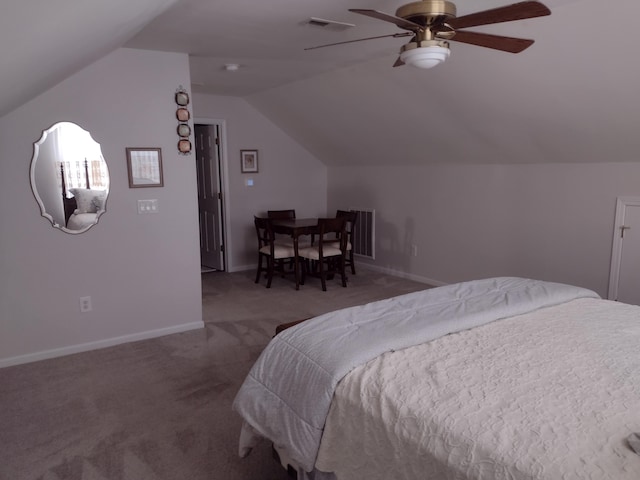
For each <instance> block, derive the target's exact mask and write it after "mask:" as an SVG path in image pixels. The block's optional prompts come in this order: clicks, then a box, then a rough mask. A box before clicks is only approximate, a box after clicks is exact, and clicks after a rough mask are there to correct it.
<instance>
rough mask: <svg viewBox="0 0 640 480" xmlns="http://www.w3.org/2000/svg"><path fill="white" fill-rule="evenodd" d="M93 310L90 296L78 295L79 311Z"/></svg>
mask: <svg viewBox="0 0 640 480" xmlns="http://www.w3.org/2000/svg"><path fill="white" fill-rule="evenodd" d="M91 310H93V308H92V307H91V297H80V311H81V312H83V313H84V312H90V311H91Z"/></svg>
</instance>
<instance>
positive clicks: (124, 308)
mask: <svg viewBox="0 0 640 480" xmlns="http://www.w3.org/2000/svg"><path fill="white" fill-rule="evenodd" d="M189 84H190V78H189V65H188V57H187V55H183V54H171V53H160V52H147V51H141V50H132V49H120V50H117V51H115V52H113V53H111V54H110V55H107V56H106V57H104V58H103V59H101V60H99V61H98V62H96V63H94V64H92V65H91V66H89V67H87V68H86V69H84V70H82V71H80V72H79V73H77V74H75V75H73V76H72V77H70V78H69V79H67V80H65V81H64V82H62V83H60V84H58V85H57V86H55V87H54V88H52V89H51V90H49V91H47V92H45V93H44V94H42V95H41V96H39V97H37V98H35V99H34V100H32V101H31V102H29V103H27V104H25V105H23V106H22V107H20V108H18V109H17V110H15V111H13V112H12V113H10V114H9V115H7V116H5V117H3V118H0V218H1V219H2V222H1V224H2V227H0V245H1V248H0V287H1V288H0V366H6V365H10V364H13V363H20V362H25V361H30V360H37V359H39V358H47V357H50V356H55V355H59V354H65V353H70V352H73V351H78V350H83V349H88V348H93V347H99V346H104V345H108V344H112V343H118V342H122V341H127V340H132V339H137V338H144V337H147V336H154V335H160V334H164V333H172V332H175V331H181V330H184V329H189V328H195V327H199V326H202V303H201V289H200V263H199V262H200V259H199V244H198V224H197V221H198V219H197V201H196V174H195V163H194V157H193V156H180V155H178V153H177V149H176V143H177V135H176V125H177V121H176V117H175V111H176V105H175V103H174V93H175V91H176V89H177V88H178V87H179V86H180V85H185V86H188V85H189ZM63 120H64V121H71V122H75V123H77V124H79V125H80V126H81V127H83V128H85V129H86V130H89V131H90V132H91V133H92V135H93V137H94V139H95V140H96V141H97V142H99V143H100V144H101V146H102V152H103V155H104V157H105V159H106V161H107V164H108V166H109V172H110V175H111V191H110V194H109V199H108V202H107V212H106V213H105V214H104V215H103V216H102V217H101V218H100V222H99V224H98V225H96V226H94V227H92V228H91V229H90V230H89V231H88V232H86V233H83V234H80V235H69V234H66V233H63V232H62V231H59V230H56V229H54V228H53V227H52V226H51V224H50V223H49V222H48V221H47V220H46V219H45V218H42V217H41V216H40V209H39V207H38V204H37V202H36V200H35V199H34V197H33V194H32V192H31V188H30V185H29V166H30V162H31V157H32V152H33V143H34V142H35V141H37V140H38V139H39V138H40V136H41V134H42V130H44V129H46V128H49V127H50V126H51V125H53V124H54V123H56V122H59V121H63ZM126 147H160V148H162V154H163V168H164V184H165V186H164V187H163V188H145V189H130V188H129V187H128V179H127V169H126V160H125V148H126ZM145 198H156V199H158V200H159V205H160V212H159V213H158V214H150V215H138V214H137V200H138V199H145ZM86 295H89V296H91V297H92V300H93V311H92V312H89V313H80V311H79V298H80V297H81V296H86Z"/></svg>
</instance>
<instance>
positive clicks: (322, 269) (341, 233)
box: [298, 217, 347, 292]
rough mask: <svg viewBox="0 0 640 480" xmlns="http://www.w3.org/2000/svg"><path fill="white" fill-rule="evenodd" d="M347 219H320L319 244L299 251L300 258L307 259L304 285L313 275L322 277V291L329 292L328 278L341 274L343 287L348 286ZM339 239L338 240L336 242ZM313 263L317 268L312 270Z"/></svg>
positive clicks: (303, 275) (303, 276)
mask: <svg viewBox="0 0 640 480" xmlns="http://www.w3.org/2000/svg"><path fill="white" fill-rule="evenodd" d="M346 224H347V219H346V218H345V217H336V218H319V219H318V227H317V229H318V230H317V231H318V242H317V244H315V245H311V246H308V247H304V248H302V249H300V250H299V251H298V256H300V257H302V258H304V259H305V262H304V264H303V270H302V281H301V282H300V283H302V284H303V285H304V282H305V277H306V276H307V275H308V274H313V275H315V276H318V277H320V282H321V284H322V291H323V292H326V291H327V276H328V275H331V274H338V273H339V274H340V277H341V279H342V286H343V287H346V286H347V275H346V273H345V256H346V253H347V231H346ZM336 239H337V240H336ZM311 262H315V268H314V269H313V270H312V269H311V268H310V264H311Z"/></svg>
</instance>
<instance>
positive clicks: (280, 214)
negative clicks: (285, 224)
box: [267, 209, 296, 220]
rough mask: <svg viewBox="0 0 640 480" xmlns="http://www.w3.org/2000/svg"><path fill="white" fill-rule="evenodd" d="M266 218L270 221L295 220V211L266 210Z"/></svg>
mask: <svg viewBox="0 0 640 480" xmlns="http://www.w3.org/2000/svg"><path fill="white" fill-rule="evenodd" d="M267 218H270V219H272V220H276V219H280V220H281V219H287V218H296V211H295V210H294V209H290V210H267Z"/></svg>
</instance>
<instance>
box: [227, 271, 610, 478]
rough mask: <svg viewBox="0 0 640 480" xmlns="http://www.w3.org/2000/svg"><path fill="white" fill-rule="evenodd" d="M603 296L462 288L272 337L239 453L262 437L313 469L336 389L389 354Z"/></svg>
mask: <svg viewBox="0 0 640 480" xmlns="http://www.w3.org/2000/svg"><path fill="white" fill-rule="evenodd" d="M581 297H592V298H597V297H598V295H597V294H595V293H594V292H592V291H590V290H586V289H581V288H577V287H572V286H569V285H562V284H555V283H548V282H541V281H535V280H528V279H521V278H507V277H504V278H494V279H486V280H478V281H473V282H465V283H459V284H455V285H448V286H445V287H439V288H434V289H430V290H425V291H422V292H416V293H411V294H407V295H402V296H399V297H394V298H391V299H388V300H382V301H379V302H374V303H370V304H367V305H363V306H359V307H352V308H348V309H344V310H340V311H338V312H332V313H329V314H326V315H322V316H320V317H317V318H315V319H313V320H311V321H307V322H304V323H302V324H300V325H298V326H297V327H295V328H292V329H289V330H285V331H284V332H282V333H281V334H280V335H278V336H277V337H275V338H274V339H273V340H272V341H271V343H270V344H269V345H268V346H267V348H266V349H265V350H264V351H263V353H262V355H261V356H260V358H259V359H258V361H257V362H256V364H255V365H254V366H253V368H252V369H251V372H250V373H249V375H248V376H247V378H246V379H245V381H244V383H243V385H242V387H241V388H240V391H239V392H238V395H237V396H236V399H235V401H234V409H235V410H236V411H238V412H239V413H240V414H241V416H242V417H243V418H244V420H245V422H246V424H248V425H250V426H251V427H252V429H244V433H243V435H242V436H241V444H240V453H241V455H246V454H248V451H249V450H250V447H251V445H252V441H253V439H252V438H251V436H250V435H247V432H248V431H249V430H250V431H251V432H257V434H259V435H261V436H264V437H266V438H268V439H270V440H271V441H273V442H274V443H275V444H276V445H277V446H279V447H282V448H284V449H285V450H286V451H287V454H288V455H289V456H290V457H291V459H292V460H294V461H295V462H297V463H298V465H299V466H301V467H302V468H303V469H304V470H306V471H311V470H312V469H313V468H314V464H315V460H316V455H317V452H318V448H319V446H320V439H321V437H322V430H323V428H324V424H325V420H326V417H327V414H328V412H329V407H330V404H331V400H332V398H333V393H334V390H335V387H336V385H337V383H338V382H339V381H340V380H341V379H342V378H343V377H344V376H345V375H346V374H347V373H348V372H349V371H351V370H352V369H353V368H355V367H357V366H359V365H362V364H364V363H365V362H367V361H369V360H371V359H373V358H375V357H377V356H378V355H380V354H382V353H384V352H388V351H392V350H399V349H403V348H407V347H410V346H414V345H419V344H421V343H424V342H426V341H429V340H432V339H434V338H438V337H440V336H442V335H446V334H448V333H451V332H459V331H462V330H465V329H469V328H472V327H476V326H479V325H483V324H486V323H488V322H492V321H495V320H498V319H501V318H507V317H511V316H514V315H519V314H522V313H526V312H531V311H534V310H537V309H539V308H543V307H547V306H551V305H557V304H561V303H564V302H567V301H570V300H572V299H575V298H581Z"/></svg>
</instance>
